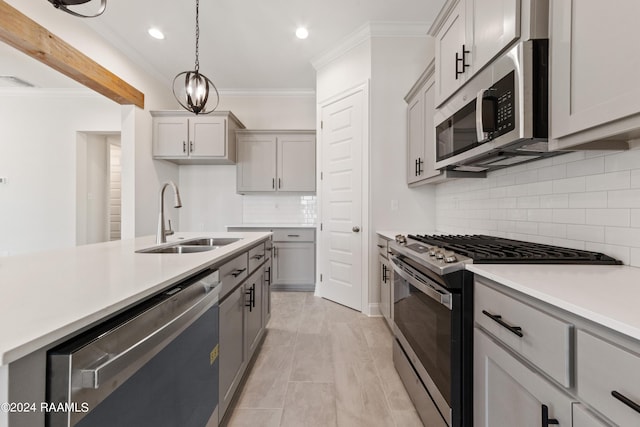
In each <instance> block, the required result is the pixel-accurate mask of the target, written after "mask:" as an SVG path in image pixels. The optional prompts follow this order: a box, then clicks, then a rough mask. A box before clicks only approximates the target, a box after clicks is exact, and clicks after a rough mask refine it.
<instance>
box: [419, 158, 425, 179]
mask: <svg viewBox="0 0 640 427" xmlns="http://www.w3.org/2000/svg"><path fill="white" fill-rule="evenodd" d="M423 163H424V162H423V161H422V157H418V176H420V175H422V172H423V171H422V164H423Z"/></svg>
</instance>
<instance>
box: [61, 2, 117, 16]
mask: <svg viewBox="0 0 640 427" xmlns="http://www.w3.org/2000/svg"><path fill="white" fill-rule="evenodd" d="M90 1H91V0H49V3H51V4H52V5H53V7H55V8H56V9H60V10H63V11H65V12H67V13H68V14H70V15H73V16H77V17H79V18H95V17H96V16H100V15H102V14H103V13H104V10H105V9H106V8H107V0H100V8H99V9H98V11H97V12H96V13H94V14H93V15H83V14H81V13H78V12H75V11H73V10H71V9H69V8H68V7H67V6H76V5H79V4H85V3H89V2H90ZM96 1H97V0H96Z"/></svg>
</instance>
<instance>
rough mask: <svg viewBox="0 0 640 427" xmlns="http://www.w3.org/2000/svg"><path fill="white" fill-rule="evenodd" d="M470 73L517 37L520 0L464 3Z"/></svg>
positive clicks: (483, 0) (490, 0) (476, 0)
mask: <svg viewBox="0 0 640 427" xmlns="http://www.w3.org/2000/svg"><path fill="white" fill-rule="evenodd" d="M466 4H467V7H466V16H467V40H470V41H471V40H473V45H472V46H471V49H470V50H471V58H472V59H471V63H472V65H471V70H470V71H471V73H477V72H478V71H480V69H482V67H484V66H485V65H487V64H488V63H489V61H491V60H492V59H493V58H495V57H496V56H498V54H499V53H500V52H502V51H503V50H504V49H505V48H507V47H508V46H509V45H510V44H511V43H513V41H514V40H516V39H518V38H519V37H520V0H466ZM470 21H472V22H470Z"/></svg>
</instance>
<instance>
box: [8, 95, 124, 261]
mask: <svg viewBox="0 0 640 427" xmlns="http://www.w3.org/2000/svg"><path fill="white" fill-rule="evenodd" d="M0 117H1V118H2V126H0V176H5V177H7V178H8V179H9V183H8V184H6V185H0V253H2V254H5V255H13V254H19V253H26V252H32V251H37V250H45V249H53V248H60V247H70V246H74V245H75V244H76V133H77V132H79V131H80V132H87V131H99V132H105V131H111V132H113V131H119V130H120V106H118V105H117V104H115V103H114V102H112V101H110V100H107V99H106V98H104V97H101V96H96V95H92V94H90V95H88V96H87V95H83V96H69V95H68V94H67V95H63V96H60V95H59V94H56V93H53V94H51V95H49V96H45V95H44V94H39V95H37V96H22V95H14V96H10V95H7V94H3V95H0Z"/></svg>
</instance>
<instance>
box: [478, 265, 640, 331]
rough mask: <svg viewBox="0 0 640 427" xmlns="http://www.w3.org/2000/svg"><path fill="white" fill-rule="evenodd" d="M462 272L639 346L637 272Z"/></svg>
mask: <svg viewBox="0 0 640 427" xmlns="http://www.w3.org/2000/svg"><path fill="white" fill-rule="evenodd" d="M466 268H467V270H470V271H472V272H474V273H475V274H478V275H480V276H484V277H486V278H488V279H491V280H493V281H495V282H498V283H500V284H502V285H505V286H507V287H509V288H512V289H515V290H517V291H520V292H523V293H525V294H527V295H530V296H531V297H534V298H537V299H539V300H541V301H544V302H547V303H549V304H552V305H555V306H557V307H559V308H561V309H564V310H566V311H568V312H570V313H573V314H576V315H578V316H581V317H584V318H586V319H589V320H591V321H593V322H596V323H599V324H601V325H603V326H606V327H607V328H611V329H613V330H616V331H618V332H620V333H623V334H625V335H628V336H630V337H632V338H635V339H637V340H640V309H639V308H638V301H640V268H636V267H628V266H623V265H566V264H565V265H533V264H525V265H523V264H518V265H506V264H468V265H467V266H466Z"/></svg>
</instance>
